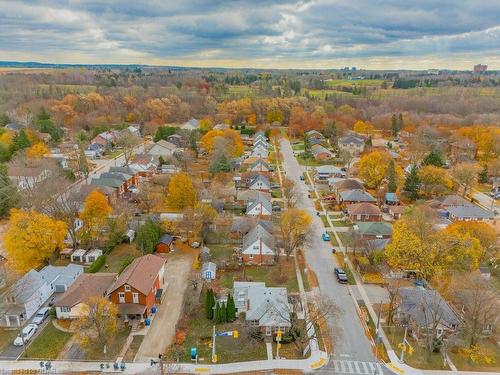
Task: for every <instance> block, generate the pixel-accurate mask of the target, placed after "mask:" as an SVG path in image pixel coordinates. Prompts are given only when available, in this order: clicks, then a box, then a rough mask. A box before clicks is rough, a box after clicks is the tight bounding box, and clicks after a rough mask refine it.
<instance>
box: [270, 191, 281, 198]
mask: <svg viewBox="0 0 500 375" xmlns="http://www.w3.org/2000/svg"><path fill="white" fill-rule="evenodd" d="M282 196H283V194H282V193H281V189H275V190H271V198H281V197H282Z"/></svg>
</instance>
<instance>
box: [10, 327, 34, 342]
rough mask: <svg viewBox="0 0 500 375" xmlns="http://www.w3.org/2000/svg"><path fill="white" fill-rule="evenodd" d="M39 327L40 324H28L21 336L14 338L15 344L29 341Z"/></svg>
mask: <svg viewBox="0 0 500 375" xmlns="http://www.w3.org/2000/svg"><path fill="white" fill-rule="evenodd" d="M37 329H38V326H37V325H36V324H28V325H27V326H26V327H24V328H23V330H22V331H21V333H20V334H19V336H17V337H16V339H15V340H14V345H15V346H23V345H24V344H26V343H27V342H29V341H30V340H31V338H32V337H33V335H34V334H35V333H36V330H37ZM23 338H24V340H23Z"/></svg>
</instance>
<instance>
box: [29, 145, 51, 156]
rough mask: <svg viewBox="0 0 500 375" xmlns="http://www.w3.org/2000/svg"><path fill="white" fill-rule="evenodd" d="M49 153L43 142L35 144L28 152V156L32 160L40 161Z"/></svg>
mask: <svg viewBox="0 0 500 375" xmlns="http://www.w3.org/2000/svg"><path fill="white" fill-rule="evenodd" d="M48 153H49V148H48V147H47V146H46V145H45V143H43V142H38V143H35V144H34V145H33V146H31V147H30V148H29V149H28V150H27V151H26V156H27V157H28V158H30V159H39V158H41V157H42V156H43V155H45V154H48Z"/></svg>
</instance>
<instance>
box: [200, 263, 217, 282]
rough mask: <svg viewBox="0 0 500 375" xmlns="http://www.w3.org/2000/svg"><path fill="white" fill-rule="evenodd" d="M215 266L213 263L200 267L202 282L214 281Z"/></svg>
mask: <svg viewBox="0 0 500 375" xmlns="http://www.w3.org/2000/svg"><path fill="white" fill-rule="evenodd" d="M216 272H217V265H216V264H215V263H213V262H206V263H203V265H202V266H201V278H202V279H204V280H215V277H216Z"/></svg>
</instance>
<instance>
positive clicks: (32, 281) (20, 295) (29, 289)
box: [6, 270, 46, 303]
mask: <svg viewBox="0 0 500 375" xmlns="http://www.w3.org/2000/svg"><path fill="white" fill-rule="evenodd" d="M44 284H46V281H45V280H44V279H43V277H42V275H40V273H39V272H38V271H36V270H30V271H29V272H28V273H27V274H25V275H24V276H23V277H21V278H20V279H19V280H17V281H16V282H15V283H14V284H13V285H12V286H11V287H10V288H9V290H8V291H7V292H6V295H8V296H10V297H14V300H15V301H16V303H23V302H25V301H27V300H29V298H30V297H31V296H32V295H33V293H34V291H36V290H38V289H40V288H41V287H42V286H43V285H44Z"/></svg>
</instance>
